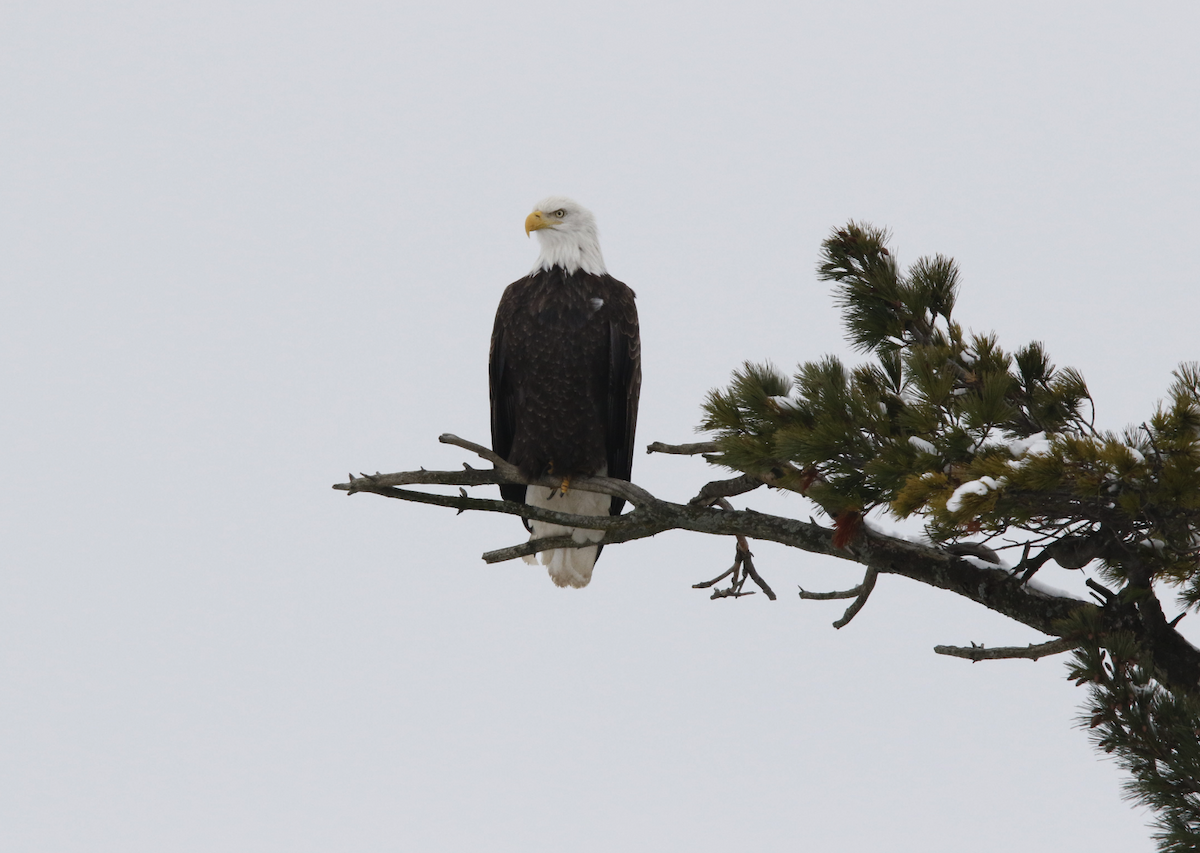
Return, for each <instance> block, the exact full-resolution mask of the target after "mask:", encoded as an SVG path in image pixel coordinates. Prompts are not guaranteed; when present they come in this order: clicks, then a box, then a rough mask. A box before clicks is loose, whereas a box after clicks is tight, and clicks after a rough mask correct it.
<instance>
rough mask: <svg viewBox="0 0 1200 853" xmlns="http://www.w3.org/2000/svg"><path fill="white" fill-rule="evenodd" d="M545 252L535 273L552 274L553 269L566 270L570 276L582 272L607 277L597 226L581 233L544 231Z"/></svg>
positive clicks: (542, 234) (543, 250)
mask: <svg viewBox="0 0 1200 853" xmlns="http://www.w3.org/2000/svg"><path fill="white" fill-rule="evenodd" d="M537 236H538V242H539V243H541V246H542V253H541V254H540V255H538V259H537V263H536V264H534V265H533V270H532V272H538V271H539V270H540V271H545V272H548V271H549V270H550V269H551V268H552V267H562V268H563V269H564V270H566V271H567V272H568V273H574V272H579V271H580V270H583V271H584V272H585V273H590V274H592V275H604V274H605V273H606V272H608V270H606V269H605V268H604V256H603V255H601V254H600V240H599V238H598V237H597V236H596V229H595V228H594V227H592V228H587V229H584V230H581V231H576V232H571V231H556V230H554V229H553V228H543V229H541V230H540V231H538V232H537Z"/></svg>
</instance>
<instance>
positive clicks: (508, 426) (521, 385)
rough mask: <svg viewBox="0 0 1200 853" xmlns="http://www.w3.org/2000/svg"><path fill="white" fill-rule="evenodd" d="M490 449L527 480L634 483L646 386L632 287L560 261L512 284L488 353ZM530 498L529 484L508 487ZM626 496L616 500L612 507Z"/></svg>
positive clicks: (506, 492) (507, 494) (508, 494)
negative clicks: (604, 477) (602, 478)
mask: <svg viewBox="0 0 1200 853" xmlns="http://www.w3.org/2000/svg"><path fill="white" fill-rule="evenodd" d="M490 380H491V381H490V386H491V403H492V448H493V449H494V450H495V451H496V452H497V453H499V454H500V455H501V456H503V457H504V458H505V459H507V460H508V461H509V462H512V463H513V464H514V465H516V466H518V467H519V468H520V469H521V473H522V474H524V475H525V476H526V477H530V478H533V477H539V476H541V475H543V474H546V473H553V474H554V475H555V476H560V477H561V476H576V475H580V476H587V475H592V474H596V473H597V472H599V471H601V470H602V469H606V470H607V474H608V476H610V477H618V478H620V479H623V480H628V479H629V477H630V473H631V468H632V464H633V435H634V427H635V426H636V423H637V407H638V392H639V391H640V389H641V382H642V371H641V344H640V342H639V338H638V320H637V307H636V306H635V304H634V294H633V291H632V290H630V289H629V288H628V287H626V286H625V285H624V284H622V283H621V282H619V281H617V280H616V279H615V278H613V277H612V276H610V275H607V274H602V275H595V274H591V273H585V272H582V271H579V272H574V273H568V272H566V271H565V270H563V269H562V267H557V266H555V267H551V268H550V269H549V270H538V271H536V272H535V273H533V274H531V275H528V276H526V277H525V278H522V279H520V280H518V281H515V282H513V283H512V284H510V285H509V286H508V288H507V289H506V290H505V291H504V295H503V296H502V297H501V298H500V306H499V308H498V309H497V311H496V324H495V327H494V329H493V331H492V349H491V359H490ZM500 491H501V493H502V494H503V496H504V498H505V499H506V500H513V501H523V500H524V499H525V487H524V486H511V485H510V486H501V487H500ZM623 503H624V502H623V501H621V500H619V499H617V498H613V499H612V502H611V509H610V513H611V514H613V515H616V514H617V513H619V512H620V510H621V506H622V504H623Z"/></svg>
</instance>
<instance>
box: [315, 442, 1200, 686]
mask: <svg viewBox="0 0 1200 853" xmlns="http://www.w3.org/2000/svg"><path fill="white" fill-rule="evenodd" d="M443 441H444V442H445V443H447V444H455V445H457V446H459V447H462V448H463V449H467V450H470V451H471V452H474V453H477V454H478V455H480V456H481V457H482V458H484V459H487V460H488V461H491V462H492V463H493V465H494V466H495V467H493V468H492V469H491V470H475V469H471V468H468V469H466V470H464V471H453V472H437V471H424V470H422V471H410V472H401V473H397V474H374V475H363V476H361V477H353V476H351V477H350V478H349V482H346V483H339V484H337V485H335V486H334V488H335V489H339V490H342V491H345V492H347V493H349V494H354V493H356V492H372V493H374V494H378V495H381V496H384V497H388V498H396V499H400V500H407V501H415V502H418V503H426V504H433V505H438V506H444V507H449V508H452V509H457V510H460V511H464V510H475V511H483V512H499V513H506V514H509V515H517V516H521V517H523V518H528V519H534V520H537V521H546V522H551V523H554V524H559V525H562V526H566V527H583V528H589V529H594V530H603V531H604V536H603V538H602V539H601V540H600V541H599V543H597V544H602V545H609V544H616V543H620V542H629V541H633V540H636V539H644V538H647V537H650V536H654V535H656V534H658V533H662V532H664V531H668V530H682V531H689V532H694V533H706V534H710V535H713V536H742V537H745V538H746V539H758V540H764V541H768V542H778V543H780V544H782V545H786V546H788V547H792V548H797V549H800V550H802V551H808V552H810V553H814V554H822V555H825V556H829V557H834V558H837V559H839V560H847V561H850V562H855V563H859V564H861V565H864V566H866V567H868V570H869V571H868V575H867V577H864V579H863V583H862V584H860V585H859V587H858V588H856V589H855V590H854V591H853V592H854V597H855V604H853V605H851V607H850V608H848V609H847V611H846V615H845V616H843V617H842V620H839V621H840V622H841V624H843V625H844V624H845V623H846V622H847V621H848V620H849V619H850V618H853V616H854V614H855V613H857V612H858V610H859V609H860V608H861V606H862V602H864V601H865V600H866V595H867V594H869V593H870V588H869V587H870V584H871V583H873V581H874V577H876V576H878V575H879V574H895V575H902V576H904V577H907V578H911V579H912V580H916V581H919V582H921V583H924V584H927V585H929V586H933V587H936V588H938V589H945V590H949V591H951V592H954V593H955V594H957V595H961V596H963V597H965V598H968V599H970V600H972V601H975V602H977V603H979V604H982V605H983V606H984V607H987V608H988V609H989V610H993V611H995V612H997V613H1000V614H1002V615H1004V616H1007V617H1009V618H1011V619H1014V620H1016V621H1018V622H1020V623H1022V624H1023V625H1027V626H1029V627H1030V628H1034V629H1035V630H1038V631H1041V632H1042V633H1045V634H1049V635H1051V636H1059V635H1060V634H1061V632H1062V630H1063V629H1062V628H1061V626H1062V625H1064V624H1069V623H1070V622H1071V621H1074V620H1073V619H1072V617H1080V616H1083V615H1084V614H1087V618H1089V619H1090V620H1092V621H1093V622H1094V623H1095V624H1097V626H1098V633H1099V634H1100V635H1101V636H1103V635H1105V634H1107V633H1108V632H1109V631H1112V632H1117V631H1129V630H1132V631H1133V632H1134V634H1135V636H1136V637H1137V639H1138V640H1139V641H1140V642H1141V643H1143V644H1144V646H1145V647H1146V649H1147V651H1148V653H1149V655H1150V660H1151V661H1152V665H1153V667H1154V670H1155V671H1156V673H1158V674H1160V675H1161V676H1162V677H1163V678H1162V680H1163V681H1164V683H1167V684H1170V685H1171V686H1172V687H1175V688H1178V689H1181V690H1183V691H1185V692H1187V693H1189V694H1191V695H1200V649H1196V648H1195V647H1194V646H1192V645H1191V644H1189V643H1188V642H1187V641H1186V640H1185V639H1184V638H1183V637H1182V636H1181V635H1179V634H1178V632H1177V631H1176V630H1175V628H1174V627H1173V626H1172V625H1170V624H1168V622H1167V620H1166V619H1165V617H1163V616H1162V613H1161V605H1159V603H1158V601H1157V598H1155V597H1154V595H1153V592H1152V591H1151V592H1150V593H1149V594H1147V595H1144V596H1143V598H1144V599H1146V600H1145V601H1143V600H1139V605H1138V607H1137V608H1136V609H1135V611H1134V612H1133V613H1129V612H1128V608H1123V607H1117V606H1115V603H1114V602H1115V600H1116V598H1117V596H1116V594H1114V593H1112V592H1111V591H1109V590H1105V589H1104V588H1103V587H1099V585H1098V584H1095V585H1093V586H1092V588H1093V590H1096V588H1097V587H1099V589H1100V590H1103V592H1104V593H1107V596H1105V597H1106V598H1109V597H1111V598H1109V600H1107V601H1106V602H1105V604H1104V605H1103V606H1101V605H1097V604H1094V603H1092V602H1089V601H1080V600H1078V599H1075V598H1072V597H1068V596H1058V595H1052V594H1049V593H1046V592H1043V591H1040V590H1038V589H1036V588H1031V587H1028V586H1026V585H1025V584H1023V583H1021V579H1020V578H1019V577H1014V576H1013V575H1012V574H1011V573H1010V572H1009V571H1007V570H1005V569H1003V568H1000V567H996V568H991V567H988V566H986V565H978V564H977V563H976V562H974V561H973V560H972V559H971V558H964V557H962V556H959V555H955V554H950V553H947V552H946V551H944V550H941V549H938V548H933V547H930V546H928V545H923V544H920V543H916V542H908V541H906V540H903V539H898V538H894V537H891V536H888V535H885V534H883V533H880V532H878V531H874V530H870V529H866V530H864V531H863V533H862V534H861V535H860V536H859V537H858V538H857V539H856V541H855V547H854V551H853V552H850V551H848V550H845V549H841V548H835V547H834V545H833V536H834V531H833V530H831V529H829V528H826V527H822V526H820V525H819V524H816V523H815V522H811V521H807V522H806V521H800V520H799V519H794V518H785V517H782V516H776V515H770V514H767V513H760V512H753V511H751V510H733V509H717V508H714V507H710V506H696V505H688V504H677V503H672V502H669V501H665V500H662V499H660V498H657V497H655V496H654V495H652V494H650V493H649V492H647V491H646V490H645V489H642V488H640V487H639V486H636V485H634V484H632V483H628V482H625V481H624V480H616V479H613V478H609V477H591V478H580V479H578V480H573V481H572V483H571V488H578V489H581V490H583V491H590V492H598V493H601V494H607V495H613V496H616V497H620V498H623V499H625V500H627V501H628V502H629V503H630V504H632V505H633V507H634V509H633V511H632V512H629V513H626V514H625V515H621V516H615V517H614V516H585V515H573V514H569V513H562V512H556V511H554V510H549V509H542V508H540V507H533V506H529V505H527V504H523V503H515V502H511V501H501V500H486V499H480V498H471V497H468V496H466V495H464V494H458V495H441V494H431V493H428V492H422V491H415V490H410V489H402V488H398V486H402V485H443V486H480V485H495V484H500V483H525V484H527V485H532V486H538V487H545V488H551V489H554V488H558V486H559V485H560V481H559V480H557V479H556V478H553V477H543V478H539V479H538V480H536V481H533V482H532V483H530V482H528V481H526V480H523V479H522V478H521V477H520V474H519V472H516V471H515V469H513V467H512V466H511V465H508V464H507V463H504V464H497V463H496V460H493V459H492V458H491V456H490V455H489V454H491V451H489V450H488V449H487V448H485V447H482V446H481V445H477V444H473V443H471V442H466V441H465V440H463V439H460V438H457V437H455V436H445V437H444V438H443ZM689 449H692V448H689ZM694 452H703V451H702V450H700V449H694ZM491 455H494V454H491ZM499 461H500V462H503V460H499ZM564 545H565V543H564ZM542 547H549V545H548V543H537V544H531V543H523V544H522V545H518V546H515V547H513V548H508V549H500V550H498V551H493V552H489V554H488V559H489V561H500V560H505V559H513V558H515V557H518V556H522V555H524V554H526V553H535V552H536V551H537V550H539V549H540V548H542ZM570 547H573V544H572V546H570ZM740 547H741V543H739V548H740ZM745 568H746V561H745V558H743V560H742V566H741V569H742V570H744V569H745ZM726 576H727V575H726ZM751 577H753V575H751ZM741 580H742V581H743V582H744V576H743V577H742V578H741ZM766 589H767V588H766V587H765V586H764V590H763V591H764V592H766ZM864 593H865V594H864ZM815 595H817V594H814V593H807V594H806V593H803V591H802V597H812V596H815ZM1149 599H1153V601H1149ZM1156 608H1157V609H1156ZM1151 617H1153V618H1151ZM1054 648H1057V646H1055V647H1054ZM1017 651H1020V652H1022V655H1023V656H1026V657H1033V656H1034V655H1035V654H1041V655H1045V654H1048V653H1050V652H1048V651H1046V650H1043V651H1040V652H1034V653H1030V652H1029V651H1028V650H1022V649H1018V650H1017ZM946 653H947V654H951V652H946ZM966 654H971V652H970V651H969V650H968V651H967V653H966ZM974 654H979V655H981V656H982V657H981V658H980V659H983V658H985V657H992V656H1001V655H1002V653H1000V652H999V651H998V650H994V649H988V650H986V653H985V652H983V651H978V652H974Z"/></svg>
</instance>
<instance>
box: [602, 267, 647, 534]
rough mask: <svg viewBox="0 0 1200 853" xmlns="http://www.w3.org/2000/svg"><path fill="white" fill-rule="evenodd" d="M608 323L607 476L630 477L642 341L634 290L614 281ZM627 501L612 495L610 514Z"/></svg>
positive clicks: (625, 478)
mask: <svg viewBox="0 0 1200 853" xmlns="http://www.w3.org/2000/svg"><path fill="white" fill-rule="evenodd" d="M614 283H615V285H616V288H615V290H616V291H617V292H616V293H615V294H614V297H615V298H614V299H613V304H612V308H613V309H614V310H613V311H612V313H611V315H610V319H609V322H608V421H607V423H606V424H605V434H606V435H607V442H608V446H607V448H606V450H607V455H608V476H610V477H617V478H619V479H621V480H628V479H630V475H631V474H632V472H633V440H634V432H635V430H636V428H637V413H638V395H639V393H641V390H642V341H641V337H640V334H639V331H638V317H637V305H636V304H635V302H634V295H633V291H632V290H630V289H629V288H628V287H626V286H625V285H624V284H622V283H621V282H619V281H615V280H614ZM624 505H625V501H624V500H622V499H621V498H613V499H612V504H611V509H609V514H610V515H619V514H620V512H621V507H623V506H624Z"/></svg>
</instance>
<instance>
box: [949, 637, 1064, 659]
mask: <svg viewBox="0 0 1200 853" xmlns="http://www.w3.org/2000/svg"><path fill="white" fill-rule="evenodd" d="M1078 646H1079V641H1078V640H1072V639H1070V638H1067V637H1062V638H1060V639H1057V640H1051V641H1050V642H1048V643H1040V644H1038V645H1036V646H1035V645H1033V644H1032V643H1030V644H1029V645H1028V646H1025V647H1024V648H1022V647H1020V646H997V647H995V648H992V649H987V648H984V647H983V646H982V645H976V644H975V643H971V645H970V646H934V647H933V650H934V651H935V652H937V653H938V654H939V655H949V656H950V657H956V658H966V659H967V660H969V661H971V662H972V663H978V662H979V661H981V660H1009V659H1012V658H1026V659H1028V660H1037V659H1038V658H1044V657H1048V656H1050V655H1058V654H1062V653H1063V652H1069V651H1071V649H1074V648H1078Z"/></svg>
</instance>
